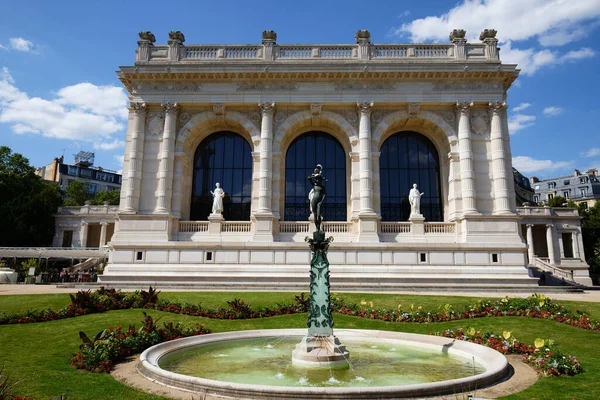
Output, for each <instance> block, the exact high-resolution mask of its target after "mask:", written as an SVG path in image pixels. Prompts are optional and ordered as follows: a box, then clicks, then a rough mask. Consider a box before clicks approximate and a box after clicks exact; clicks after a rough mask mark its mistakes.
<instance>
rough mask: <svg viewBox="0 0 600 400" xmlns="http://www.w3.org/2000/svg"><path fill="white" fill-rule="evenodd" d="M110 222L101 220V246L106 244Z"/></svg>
mask: <svg viewBox="0 0 600 400" xmlns="http://www.w3.org/2000/svg"><path fill="white" fill-rule="evenodd" d="M107 225H108V223H107V222H104V221H102V222H100V247H102V246H104V245H106V227H107Z"/></svg>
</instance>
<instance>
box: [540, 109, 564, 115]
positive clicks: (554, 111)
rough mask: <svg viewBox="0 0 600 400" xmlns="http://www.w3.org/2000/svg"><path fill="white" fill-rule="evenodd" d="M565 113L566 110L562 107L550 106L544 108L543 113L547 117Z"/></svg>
mask: <svg viewBox="0 0 600 400" xmlns="http://www.w3.org/2000/svg"><path fill="white" fill-rule="evenodd" d="M563 111H564V110H563V109H562V108H560V107H555V106H550V107H546V108H544V111H542V112H543V113H544V115H546V116H548V117H554V116H557V115H559V114H562V112H563Z"/></svg>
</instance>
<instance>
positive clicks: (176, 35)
mask: <svg viewBox="0 0 600 400" xmlns="http://www.w3.org/2000/svg"><path fill="white" fill-rule="evenodd" d="M183 42H185V36H184V35H183V33H181V32H180V31H171V32H169V40H168V41H167V44H168V45H169V52H168V58H169V61H175V62H177V61H179V59H180V58H181V48H182V47H183Z"/></svg>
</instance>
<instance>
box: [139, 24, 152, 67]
mask: <svg viewBox="0 0 600 400" xmlns="http://www.w3.org/2000/svg"><path fill="white" fill-rule="evenodd" d="M138 35H139V37H140V40H139V41H138V49H137V51H136V56H135V62H136V64H137V63H147V62H148V61H150V50H151V48H152V47H154V42H156V38H155V37H154V35H153V34H152V32H150V31H146V32H140V33H138Z"/></svg>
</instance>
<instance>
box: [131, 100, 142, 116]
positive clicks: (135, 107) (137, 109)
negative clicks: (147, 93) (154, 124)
mask: <svg viewBox="0 0 600 400" xmlns="http://www.w3.org/2000/svg"><path fill="white" fill-rule="evenodd" d="M129 111H130V112H132V113H134V114H142V113H145V112H146V103H143V102H132V103H129Z"/></svg>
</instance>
